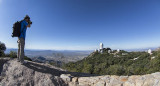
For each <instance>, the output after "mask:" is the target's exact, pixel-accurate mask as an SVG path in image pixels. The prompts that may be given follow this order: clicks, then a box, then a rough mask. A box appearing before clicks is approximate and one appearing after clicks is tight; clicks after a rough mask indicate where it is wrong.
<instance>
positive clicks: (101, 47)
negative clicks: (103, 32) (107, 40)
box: [99, 43, 103, 53]
mask: <svg viewBox="0 0 160 86" xmlns="http://www.w3.org/2000/svg"><path fill="white" fill-rule="evenodd" d="M99 50H100V52H101V53H103V43H100V48H99Z"/></svg>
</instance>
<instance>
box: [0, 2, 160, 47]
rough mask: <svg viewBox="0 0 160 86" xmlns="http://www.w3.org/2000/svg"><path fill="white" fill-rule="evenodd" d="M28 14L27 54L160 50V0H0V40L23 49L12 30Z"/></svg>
mask: <svg viewBox="0 0 160 86" xmlns="http://www.w3.org/2000/svg"><path fill="white" fill-rule="evenodd" d="M26 14H28V15H29V16H30V17H31V20H32V21H33V25H32V26H31V28H28V29H27V34H26V45H25V48H26V49H54V50H94V49H97V48H99V43H100V42H102V43H104V46H105V47H110V48H112V49H117V48H118V49H135V48H148V47H159V46H160V0H0V41H1V42H4V43H5V44H6V46H7V48H17V43H16V41H17V38H12V37H11V34H12V26H13V23H14V22H15V21H18V20H21V19H23V18H24V16H25V15H26Z"/></svg>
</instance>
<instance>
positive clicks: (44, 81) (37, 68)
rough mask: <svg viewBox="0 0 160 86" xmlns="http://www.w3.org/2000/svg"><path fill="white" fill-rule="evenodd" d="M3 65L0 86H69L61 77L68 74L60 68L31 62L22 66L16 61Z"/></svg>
mask: <svg viewBox="0 0 160 86" xmlns="http://www.w3.org/2000/svg"><path fill="white" fill-rule="evenodd" d="M2 65H3V70H2V72H1V76H0V77H1V81H0V86H67V83H65V82H64V81H63V80H62V79H61V78H60V77H59V76H60V74H63V73H66V72H65V71H64V70H62V69H60V68H56V67H53V66H50V65H47V64H42V63H41V64H40V63H35V62H30V61H28V62H27V63H26V64H24V65H22V64H21V63H20V62H17V60H15V59H14V60H9V61H8V62H6V63H4V64H2Z"/></svg>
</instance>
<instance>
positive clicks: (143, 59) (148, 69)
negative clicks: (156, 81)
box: [63, 50, 160, 75]
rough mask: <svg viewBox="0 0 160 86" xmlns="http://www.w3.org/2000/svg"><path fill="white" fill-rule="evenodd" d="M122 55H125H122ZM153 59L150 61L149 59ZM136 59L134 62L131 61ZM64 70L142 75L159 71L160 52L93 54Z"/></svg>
mask: <svg viewBox="0 0 160 86" xmlns="http://www.w3.org/2000/svg"><path fill="white" fill-rule="evenodd" d="M122 53H127V54H126V55H122ZM153 56H155V57H156V58H155V59H152V60H151V57H153ZM134 58H137V59H136V60H133V59H134ZM63 68H65V69H67V70H69V71H72V72H83V73H90V74H100V75H104V74H105V75H106V74H109V75H142V74H148V73H154V72H158V71H160V51H154V52H153V55H149V54H148V53H147V52H127V51H124V50H121V51H120V52H119V53H116V51H114V52H113V53H111V54H109V53H107V51H106V52H104V53H103V54H101V53H98V52H95V53H92V54H91V55H89V56H88V57H86V58H84V59H82V60H81V61H78V62H71V63H68V64H65V65H64V67H63Z"/></svg>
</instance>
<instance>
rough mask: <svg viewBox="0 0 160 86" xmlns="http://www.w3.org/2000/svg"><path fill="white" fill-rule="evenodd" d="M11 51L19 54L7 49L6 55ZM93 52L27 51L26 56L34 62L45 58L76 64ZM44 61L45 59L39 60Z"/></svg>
mask: <svg viewBox="0 0 160 86" xmlns="http://www.w3.org/2000/svg"><path fill="white" fill-rule="evenodd" d="M10 51H15V52H17V49H7V50H6V51H5V53H9V52H10ZM92 52H93V51H91V50H90V51H89V50H88V51H87V50H86V51H80V50H25V55H26V56H28V57H30V58H31V59H32V60H35V59H36V60H38V59H39V58H42V57H43V58H45V60H54V61H63V62H75V61H78V60H81V59H83V58H84V57H87V56H88V55H89V54H90V53H92ZM39 60H44V59H39Z"/></svg>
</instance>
